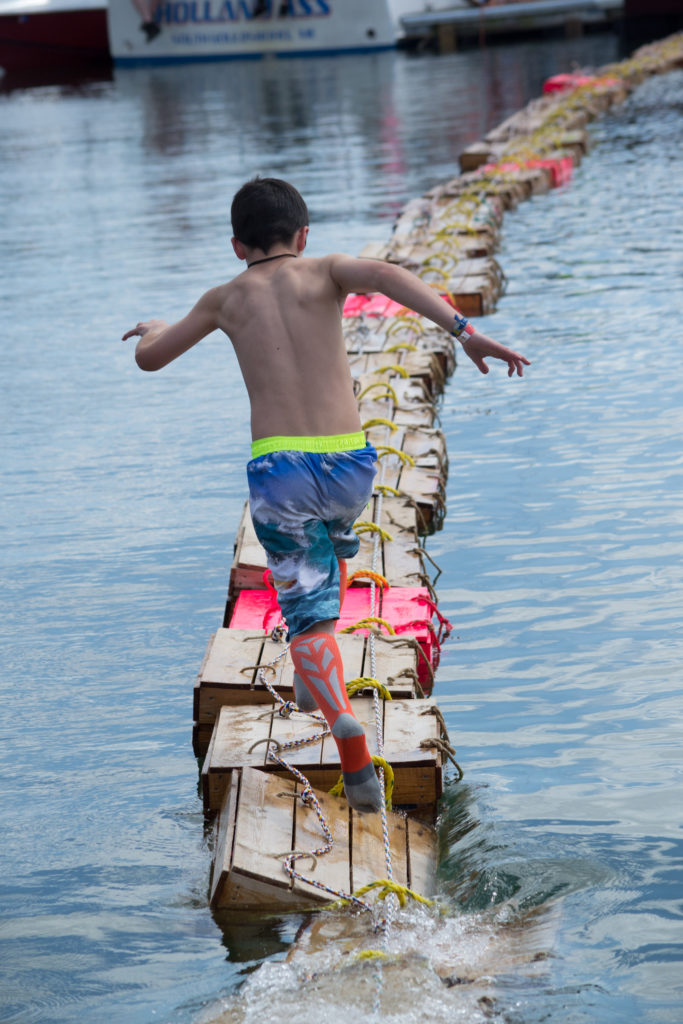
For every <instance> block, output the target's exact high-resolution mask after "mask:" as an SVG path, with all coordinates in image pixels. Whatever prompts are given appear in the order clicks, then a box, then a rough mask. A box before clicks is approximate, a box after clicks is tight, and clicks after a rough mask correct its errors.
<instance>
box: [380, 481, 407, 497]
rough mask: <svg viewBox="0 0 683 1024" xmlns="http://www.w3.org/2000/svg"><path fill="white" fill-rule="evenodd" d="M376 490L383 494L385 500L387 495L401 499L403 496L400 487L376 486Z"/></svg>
mask: <svg viewBox="0 0 683 1024" xmlns="http://www.w3.org/2000/svg"><path fill="white" fill-rule="evenodd" d="M375 490H376V491H379V492H380V494H383V495H384V497H385V498H386V496H387V494H393V495H394V497H396V498H400V497H401V496H402V494H403V492H402V491H399V489H398V487H390V486H389V484H375Z"/></svg>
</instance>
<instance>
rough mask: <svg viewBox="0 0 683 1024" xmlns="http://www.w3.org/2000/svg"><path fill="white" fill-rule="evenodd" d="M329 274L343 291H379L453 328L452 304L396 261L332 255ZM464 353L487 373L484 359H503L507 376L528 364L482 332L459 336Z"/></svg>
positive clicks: (520, 356)
mask: <svg viewBox="0 0 683 1024" xmlns="http://www.w3.org/2000/svg"><path fill="white" fill-rule="evenodd" d="M330 274H331V276H332V279H333V281H335V283H336V284H337V285H338V287H339V288H340V290H341V291H342V292H343V293H344V294H347V295H348V294H349V293H350V292H361V293H362V292H380V293H381V294H382V295H387V296H388V297H389V298H390V299H394V301H395V302H400V303H401V305H403V306H406V307H407V308H408V309H412V310H414V311H415V312H416V313H419V314H420V316H425V317H427V319H428V320H431V321H432V323H435V324H437V326H439V327H443V329H444V330H445V331H448V332H449V333H450V332H451V331H452V329H453V320H454V310H453V307H452V306H451V305H450V304H449V303H448V302H446V301H445V299H442V298H441V296H440V295H439V294H438V292H437V291H435V290H434V288H430V286H429V285H428V284H425V282H424V281H421V280H420V278H419V277H416V276H415V274H411V273H410V271H408V270H404V268H403V267H398V266H396V264H394V263H386V262H384V261H383V260H372V259H354V258H353V257H351V256H332V257H331V264H330ZM460 341H461V343H462V347H463V349H464V351H465V354H466V355H468V356H469V358H470V359H471V360H472V362H473V363H474V364H475V366H477V367H478V369H479V370H480V371H481V372H482V373H488V372H489V368H488V366H487V365H486V363H485V362H484V360H485V359H487V358H491V359H500V360H502V362H504V363H507V365H508V377H511V376H512V375H513V373H515V372H517V375H518V376H519V377H521V376H522V375H523V367H524V366H529V365H530V362H529V360H528V359H527V358H526V357H525V356H523V355H520V353H519V352H515V351H514V350H513V349H511V348H506V346H505V345H501V344H500V343H499V342H497V341H494V340H493V338H489V337H487V335H485V334H482V333H481V332H480V331H477V330H474V331H473V333H470V334H463V335H462V336H461V338H460Z"/></svg>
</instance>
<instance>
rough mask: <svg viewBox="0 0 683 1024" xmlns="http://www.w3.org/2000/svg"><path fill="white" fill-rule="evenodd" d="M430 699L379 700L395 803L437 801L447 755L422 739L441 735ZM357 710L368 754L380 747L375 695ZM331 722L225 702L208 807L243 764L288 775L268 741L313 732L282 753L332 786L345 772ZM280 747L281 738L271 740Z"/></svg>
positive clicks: (208, 778) (211, 760) (206, 783)
mask: <svg viewBox="0 0 683 1024" xmlns="http://www.w3.org/2000/svg"><path fill="white" fill-rule="evenodd" d="M434 706H436V705H435V702H434V701H432V700H429V699H414V700H390V701H382V702H380V712H381V715H382V725H383V731H384V756H385V758H386V760H387V761H388V762H389V764H390V765H391V766H392V768H393V769H394V803H395V804H396V805H397V806H404V805H405V806H410V807H420V806H427V805H429V806H431V805H433V804H434V803H435V801H437V800H438V799H439V797H440V796H441V791H442V765H443V755H442V753H441V751H440V750H438V749H437V748H434V747H423V746H421V744H422V742H423V741H428V742H429V741H432V740H434V739H439V737H440V735H441V732H440V725H439V722H438V720H437V718H436V716H435V715H434V714H433V713H432V710H431V709H432V707H434ZM353 707H354V711H355V713H356V716H357V718H358V720H359V722H360V723H361V725H362V726H363V728H364V730H365V735H366V738H367V742H368V748H369V750H370V753H371V754H373V753H376V752H377V738H376V730H375V718H374V710H373V700H372V698H371V697H360V698H358V699H356V700H354V705H353ZM325 727H326V726H325V722H324V721H322V722H320V721H317V720H314V719H313V718H311V717H310V716H308V715H303V714H294V715H292V716H291V717H290V718H282V717H281V716H280V715H279V714H278V713H277V711H275V710H273V709H268V708H264V707H263V706H260V705H257V706H249V705H244V706H236V707H230V706H227V705H225V706H223V707H222V708H221V709H220V712H219V714H218V718H217V719H216V724H215V726H214V730H213V734H212V737H211V742H210V744H209V749H208V752H207V755H206V758H205V760H204V766H203V768H202V793H203V798H204V808H205V810H206V811H207V812H212V811H216V810H218V808H219V807H220V805H221V802H222V800H223V796H224V794H225V789H226V787H227V785H228V784H229V780H230V776H231V773H232V772H233V771H235V770H236V769H237V768H244V767H249V768H259V769H261V770H262V771H265V772H271V773H275V774H278V775H282V774H286V773H284V772H283V769H282V768H281V767H280V765H278V764H277V763H276V762H274V761H271V760H270V759H269V757H268V741H269V740H276V741H277V742H278V743H279V744H285V743H288V742H291V741H293V740H300V739H304V738H307V737H310V738H312V739H315V741H314V742H312V743H311V744H309V745H308V746H305V747H300V748H298V749H293V750H283V751H282V752H281V753H280V754H279V756H280V757H282V758H283V759H284V760H286V761H288V762H290V763H291V764H293V765H295V767H296V768H298V769H299V771H301V772H303V774H304V775H305V776H306V778H307V779H308V780H309V781H310V783H311V785H312V786H314V787H315V788H317V789H322V790H325V791H329V790H330V789H332V787H333V786H334V785H335V783H336V782H337V781H338V779H339V776H340V764H339V753H338V751H337V745H336V743H335V741H334V739H333V737H332V736H330V735H328V736H325V737H324V738H322V739H321V738H320V733H321V731H323V730H324V729H325ZM273 747H274V749H275V745H273Z"/></svg>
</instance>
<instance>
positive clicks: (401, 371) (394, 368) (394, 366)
mask: <svg viewBox="0 0 683 1024" xmlns="http://www.w3.org/2000/svg"><path fill="white" fill-rule="evenodd" d="M390 370H391V372H392V373H397V374H398V375H399V377H403V379H404V380H405V378H406V377H410V374H409V373H408V371H407V370H406V369H405V368H404V367H403V366H399V365H398V363H389V365H388V366H380V367H379V368H378V369H377V370H373V371H372V372H373V373H389V371H390Z"/></svg>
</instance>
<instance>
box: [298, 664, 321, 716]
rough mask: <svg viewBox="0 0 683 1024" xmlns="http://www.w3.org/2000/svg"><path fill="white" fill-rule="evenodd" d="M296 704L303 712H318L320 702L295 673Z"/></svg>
mask: <svg viewBox="0 0 683 1024" xmlns="http://www.w3.org/2000/svg"><path fill="white" fill-rule="evenodd" d="M294 703H295V704H296V706H297V707H298V708H300V709H301V710H302V711H317V710H318V702H317V701H316V699H315V697H314V696H313V694H312V693H311V691H310V690H309V689H308V687H307V686H306V684H305V682H304V681H303V679H302V678H301V676H300V675H299V673H298V672H295V673H294Z"/></svg>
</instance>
